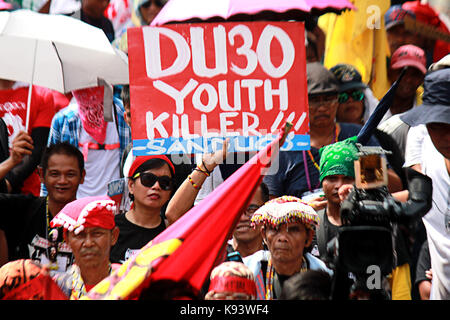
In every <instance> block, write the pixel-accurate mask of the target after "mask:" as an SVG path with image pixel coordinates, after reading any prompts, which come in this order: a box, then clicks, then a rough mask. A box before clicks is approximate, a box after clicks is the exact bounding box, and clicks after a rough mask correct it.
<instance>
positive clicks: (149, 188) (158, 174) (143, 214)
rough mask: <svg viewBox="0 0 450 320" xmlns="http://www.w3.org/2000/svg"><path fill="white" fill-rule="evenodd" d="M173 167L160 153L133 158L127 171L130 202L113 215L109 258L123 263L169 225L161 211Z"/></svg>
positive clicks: (167, 193) (172, 181)
mask: <svg viewBox="0 0 450 320" xmlns="http://www.w3.org/2000/svg"><path fill="white" fill-rule="evenodd" d="M174 176H175V167H174V165H173V164H172V162H171V161H170V160H169V158H167V157H166V156H164V155H156V156H140V157H137V158H136V159H135V160H134V162H133V164H132V165H131V167H130V170H129V177H128V190H129V192H130V198H131V200H132V205H131V208H130V210H129V211H127V212H126V213H123V214H118V215H116V217H115V222H116V225H117V226H118V227H119V230H120V233H119V239H118V241H117V243H116V245H115V246H114V247H113V248H112V250H111V261H113V262H116V263H123V261H125V260H127V259H128V258H130V257H131V256H133V254H135V253H137V251H138V250H140V249H141V248H142V247H143V246H144V245H146V244H147V243H148V242H149V241H150V240H152V239H153V238H155V237H156V236H157V235H158V234H160V233H161V232H162V231H164V230H165V229H166V227H167V226H168V225H169V222H168V221H167V219H166V218H165V217H164V216H163V214H162V213H161V209H162V208H163V206H164V205H165V204H166V203H167V202H168V201H169V199H170V197H171V195H172V190H173V188H174Z"/></svg>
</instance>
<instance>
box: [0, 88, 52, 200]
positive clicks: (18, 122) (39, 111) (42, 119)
mask: <svg viewBox="0 0 450 320" xmlns="http://www.w3.org/2000/svg"><path fill="white" fill-rule="evenodd" d="M27 102H28V87H20V88H16V89H9V90H0V117H1V118H2V119H3V121H5V123H6V126H7V127H8V141H9V146H10V147H11V145H12V141H13V139H14V138H15V137H16V135H17V134H18V133H19V131H22V130H25V124H26V115H27ZM54 114H55V106H54V101H53V95H52V94H51V92H50V90H48V89H45V88H42V87H38V86H33V89H32V95H31V109H30V121H29V126H28V133H29V134H31V131H32V130H33V129H34V128H38V127H47V128H50V125H51V122H52V118H53V116H54ZM21 192H22V193H24V194H27V193H32V194H34V195H35V196H39V192H40V181H39V175H38V174H37V170H35V171H34V172H33V173H32V174H31V175H30V176H29V177H28V178H27V179H26V180H25V181H24V184H23V187H22V190H21Z"/></svg>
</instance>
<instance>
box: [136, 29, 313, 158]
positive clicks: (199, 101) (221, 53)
mask: <svg viewBox="0 0 450 320" xmlns="http://www.w3.org/2000/svg"><path fill="white" fill-rule="evenodd" d="M128 50H129V68H130V95H131V117H132V118H131V121H132V135H133V136H132V138H133V152H134V154H135V155H146V154H163V153H188V154H190V153H203V152H211V151H212V150H213V149H216V148H217V147H220V145H221V143H222V141H223V137H230V138H231V141H230V145H231V149H230V151H231V152H232V151H256V150H260V149H262V148H263V147H264V146H265V145H266V144H267V143H269V142H270V141H271V140H272V139H273V138H274V135H273V134H275V133H276V131H277V129H280V128H281V127H282V126H283V124H284V123H285V122H286V121H289V122H291V123H292V124H293V125H294V126H293V129H292V130H291V133H290V134H289V136H288V138H287V139H286V142H285V145H284V147H283V150H307V149H309V136H308V135H307V133H308V131H309V128H308V123H309V118H308V112H307V111H308V108H307V86H306V60H305V40H304V25H303V23H302V22H236V23H234V22H233V23H231V22H227V23H203V24H175V25H167V26H164V27H149V26H146V27H142V28H133V29H129V32H128Z"/></svg>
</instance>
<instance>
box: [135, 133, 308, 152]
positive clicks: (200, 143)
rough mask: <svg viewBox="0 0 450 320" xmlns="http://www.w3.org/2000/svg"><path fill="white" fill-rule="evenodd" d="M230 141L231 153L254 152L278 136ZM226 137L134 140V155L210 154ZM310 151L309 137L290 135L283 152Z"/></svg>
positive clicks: (231, 139)
mask: <svg viewBox="0 0 450 320" xmlns="http://www.w3.org/2000/svg"><path fill="white" fill-rule="evenodd" d="M227 138H229V139H230V143H229V149H228V150H229V152H252V151H259V150H261V149H263V148H264V147H265V146H266V145H267V144H269V143H270V142H271V141H272V140H274V139H275V138H276V135H272V134H269V135H263V136H249V137H244V136H234V137H227ZM225 139H226V138H224V137H212V138H203V137H198V138H192V139H183V138H166V139H165V138H159V139H152V140H148V139H140V140H133V155H135V156H147V155H156V154H194V153H209V152H213V151H215V150H220V149H222V145H223V141H224V140H225ZM309 149H310V138H309V135H288V137H287V138H286V141H285V143H284V145H283V147H282V148H281V151H301V150H309Z"/></svg>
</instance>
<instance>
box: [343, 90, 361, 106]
mask: <svg viewBox="0 0 450 320" xmlns="http://www.w3.org/2000/svg"><path fill="white" fill-rule="evenodd" d="M350 97H352V99H353V100H354V101H361V100H362V99H364V91H362V90H356V91H353V92H352V93H350V94H348V93H347V92H341V93H339V95H338V101H339V103H345V102H347V100H348V99H349V98H350Z"/></svg>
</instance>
